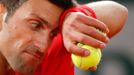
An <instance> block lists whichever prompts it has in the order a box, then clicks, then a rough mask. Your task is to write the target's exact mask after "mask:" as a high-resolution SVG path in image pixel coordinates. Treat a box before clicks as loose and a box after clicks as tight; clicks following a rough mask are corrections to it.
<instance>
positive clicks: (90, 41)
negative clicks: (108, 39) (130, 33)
mask: <svg viewBox="0 0 134 75" xmlns="http://www.w3.org/2000/svg"><path fill="white" fill-rule="evenodd" d="M76 41H78V42H81V43H84V44H87V45H90V46H93V47H95V48H105V46H106V44H105V43H103V42H101V41H99V40H97V39H94V38H92V37H90V36H87V35H84V34H79V37H77V38H76Z"/></svg>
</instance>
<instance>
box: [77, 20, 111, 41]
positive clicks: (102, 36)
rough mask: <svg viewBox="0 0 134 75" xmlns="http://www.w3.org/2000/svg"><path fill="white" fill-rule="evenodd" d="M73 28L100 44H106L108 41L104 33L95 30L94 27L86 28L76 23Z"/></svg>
mask: <svg viewBox="0 0 134 75" xmlns="http://www.w3.org/2000/svg"><path fill="white" fill-rule="evenodd" d="M75 28H76V29H77V30H79V31H80V32H82V33H84V34H86V35H88V36H91V37H93V38H95V39H98V40H100V41H102V42H105V43H108V41H109V38H108V37H107V36H106V35H105V34H104V33H102V32H101V31H99V30H97V29H96V28H94V27H91V26H87V25H85V24H83V23H80V22H77V23H76V25H75Z"/></svg>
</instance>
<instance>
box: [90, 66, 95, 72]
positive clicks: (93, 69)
mask: <svg viewBox="0 0 134 75" xmlns="http://www.w3.org/2000/svg"><path fill="white" fill-rule="evenodd" d="M88 70H90V71H96V70H97V67H96V66H95V67H91V68H89V69H88Z"/></svg>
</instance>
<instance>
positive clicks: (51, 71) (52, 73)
mask: <svg viewBox="0 0 134 75" xmlns="http://www.w3.org/2000/svg"><path fill="white" fill-rule="evenodd" d="M84 9H86V10H89V11H90V13H91V16H92V17H94V18H96V15H95V13H94V12H93V10H92V9H91V8H89V7H87V6H78V7H74V8H70V9H68V10H66V11H65V12H63V14H62V15H61V17H60V20H59V27H60V30H61V28H62V22H63V20H64V17H65V15H66V14H67V13H69V12H78V11H79V12H82V13H84V14H85V15H88V14H87V13H86V12H85V11H84ZM34 75H74V65H73V63H72V61H71V54H70V53H69V52H67V50H66V49H65V47H64V45H63V40H62V35H61V33H60V32H59V33H58V35H57V36H56V37H55V39H54V41H53V43H52V46H51V48H50V49H49V50H48V53H47V55H46V56H45V58H44V60H43V61H42V63H41V64H40V65H39V66H38V68H37V70H36V71H35V74H34Z"/></svg>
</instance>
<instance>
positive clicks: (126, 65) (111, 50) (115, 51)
mask: <svg viewBox="0 0 134 75" xmlns="http://www.w3.org/2000/svg"><path fill="white" fill-rule="evenodd" d="M77 1H78V2H79V3H88V2H92V1H100V0H77ZM114 1H116V2H118V3H120V4H123V5H124V6H126V7H127V8H128V11H129V16H128V20H127V22H126V25H125V26H124V28H123V30H122V31H121V32H120V33H119V34H117V35H116V36H115V37H113V38H112V39H111V41H110V43H109V44H108V46H107V47H106V48H105V50H104V51H103V58H102V61H101V63H100V64H99V66H98V69H97V71H94V72H91V71H83V70H79V69H78V68H75V75H134V34H133V33H134V0H114Z"/></svg>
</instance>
